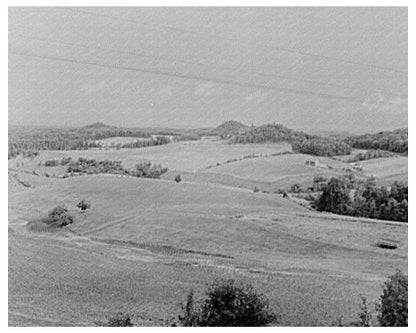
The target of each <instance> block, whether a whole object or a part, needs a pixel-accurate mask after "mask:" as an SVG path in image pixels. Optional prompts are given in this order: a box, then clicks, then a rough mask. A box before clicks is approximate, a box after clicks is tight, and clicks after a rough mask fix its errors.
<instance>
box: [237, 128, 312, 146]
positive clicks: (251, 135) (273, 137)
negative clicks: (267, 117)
mask: <svg viewBox="0 0 416 333" xmlns="http://www.w3.org/2000/svg"><path fill="white" fill-rule="evenodd" d="M313 138H315V136H313V135H309V134H306V133H304V132H299V131H294V130H291V129H290V128H287V127H285V126H283V125H280V124H266V125H262V126H257V127H255V126H252V127H249V128H248V129H247V130H245V131H244V132H242V133H238V134H236V135H234V136H233V138H231V139H230V142H231V143H263V142H297V141H303V140H307V139H313Z"/></svg>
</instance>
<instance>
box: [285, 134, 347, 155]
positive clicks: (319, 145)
mask: <svg viewBox="0 0 416 333" xmlns="http://www.w3.org/2000/svg"><path fill="white" fill-rule="evenodd" d="M292 149H293V150H294V151H296V152H299V153H302V154H309V155H316V156H336V155H349V154H351V150H352V149H351V146H350V145H349V144H347V143H345V142H342V141H338V140H335V139H329V138H312V139H306V140H303V141H297V142H294V143H293V144H292Z"/></svg>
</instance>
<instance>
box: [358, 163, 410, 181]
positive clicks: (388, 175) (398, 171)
mask: <svg viewBox="0 0 416 333" xmlns="http://www.w3.org/2000/svg"><path fill="white" fill-rule="evenodd" d="M360 164H361V166H362V167H363V172H364V173H365V174H366V175H367V176H374V177H376V179H377V180H378V182H379V183H382V184H384V185H388V184H391V183H392V182H394V181H395V180H398V181H401V182H404V183H406V184H407V182H408V177H407V173H408V159H407V157H402V156H397V157H387V158H377V159H372V160H368V161H362V162H361V163H360Z"/></svg>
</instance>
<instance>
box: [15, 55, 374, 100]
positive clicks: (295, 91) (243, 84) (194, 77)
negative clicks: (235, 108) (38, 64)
mask: <svg viewBox="0 0 416 333" xmlns="http://www.w3.org/2000/svg"><path fill="white" fill-rule="evenodd" d="M9 54H14V55H18V56H24V57H31V58H37V59H47V60H52V61H61V62H66V63H73V64H83V65H88V66H95V67H102V68H111V69H118V70H124V71H133V72H140V73H149V74H154V75H159V76H168V77H177V78H181V79H189V80H197V81H205V82H213V83H220V84H227V85H232V86H238V87H242V88H255V89H264V90H272V91H279V92H284V93H291V94H298V95H306V96H313V97H319V98H324V99H325V98H326V99H335V100H343V101H348V102H355V103H364V102H366V101H365V100H362V99H355V98H350V97H347V96H339V95H332V94H325V93H315V92H312V91H306V90H298V89H291V88H282V87H274V86H267V85H262V84H253V83H247V82H239V81H235V80H225V79H216V78H209V77H205V76H197V75H191V74H181V73H170V72H166V71H158V70H149V69H145V68H137V67H130V66H124V65H109V64H102V63H97V62H92V61H83V60H78V59H73V58H64V57H56V56H48V55H40V54H34V53H23V52H14V51H10V52H9Z"/></svg>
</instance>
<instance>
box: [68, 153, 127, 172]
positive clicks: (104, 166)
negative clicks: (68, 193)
mask: <svg viewBox="0 0 416 333" xmlns="http://www.w3.org/2000/svg"><path fill="white" fill-rule="evenodd" d="M121 163H122V162H121V161H110V160H104V161H97V160H93V159H88V158H83V157H80V158H78V160H77V161H72V162H71V163H69V165H68V168H67V172H69V173H86V174H96V173H115V174H123V173H126V171H127V170H125V169H124V168H123V166H122V164H121ZM127 173H128V172H127Z"/></svg>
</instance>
